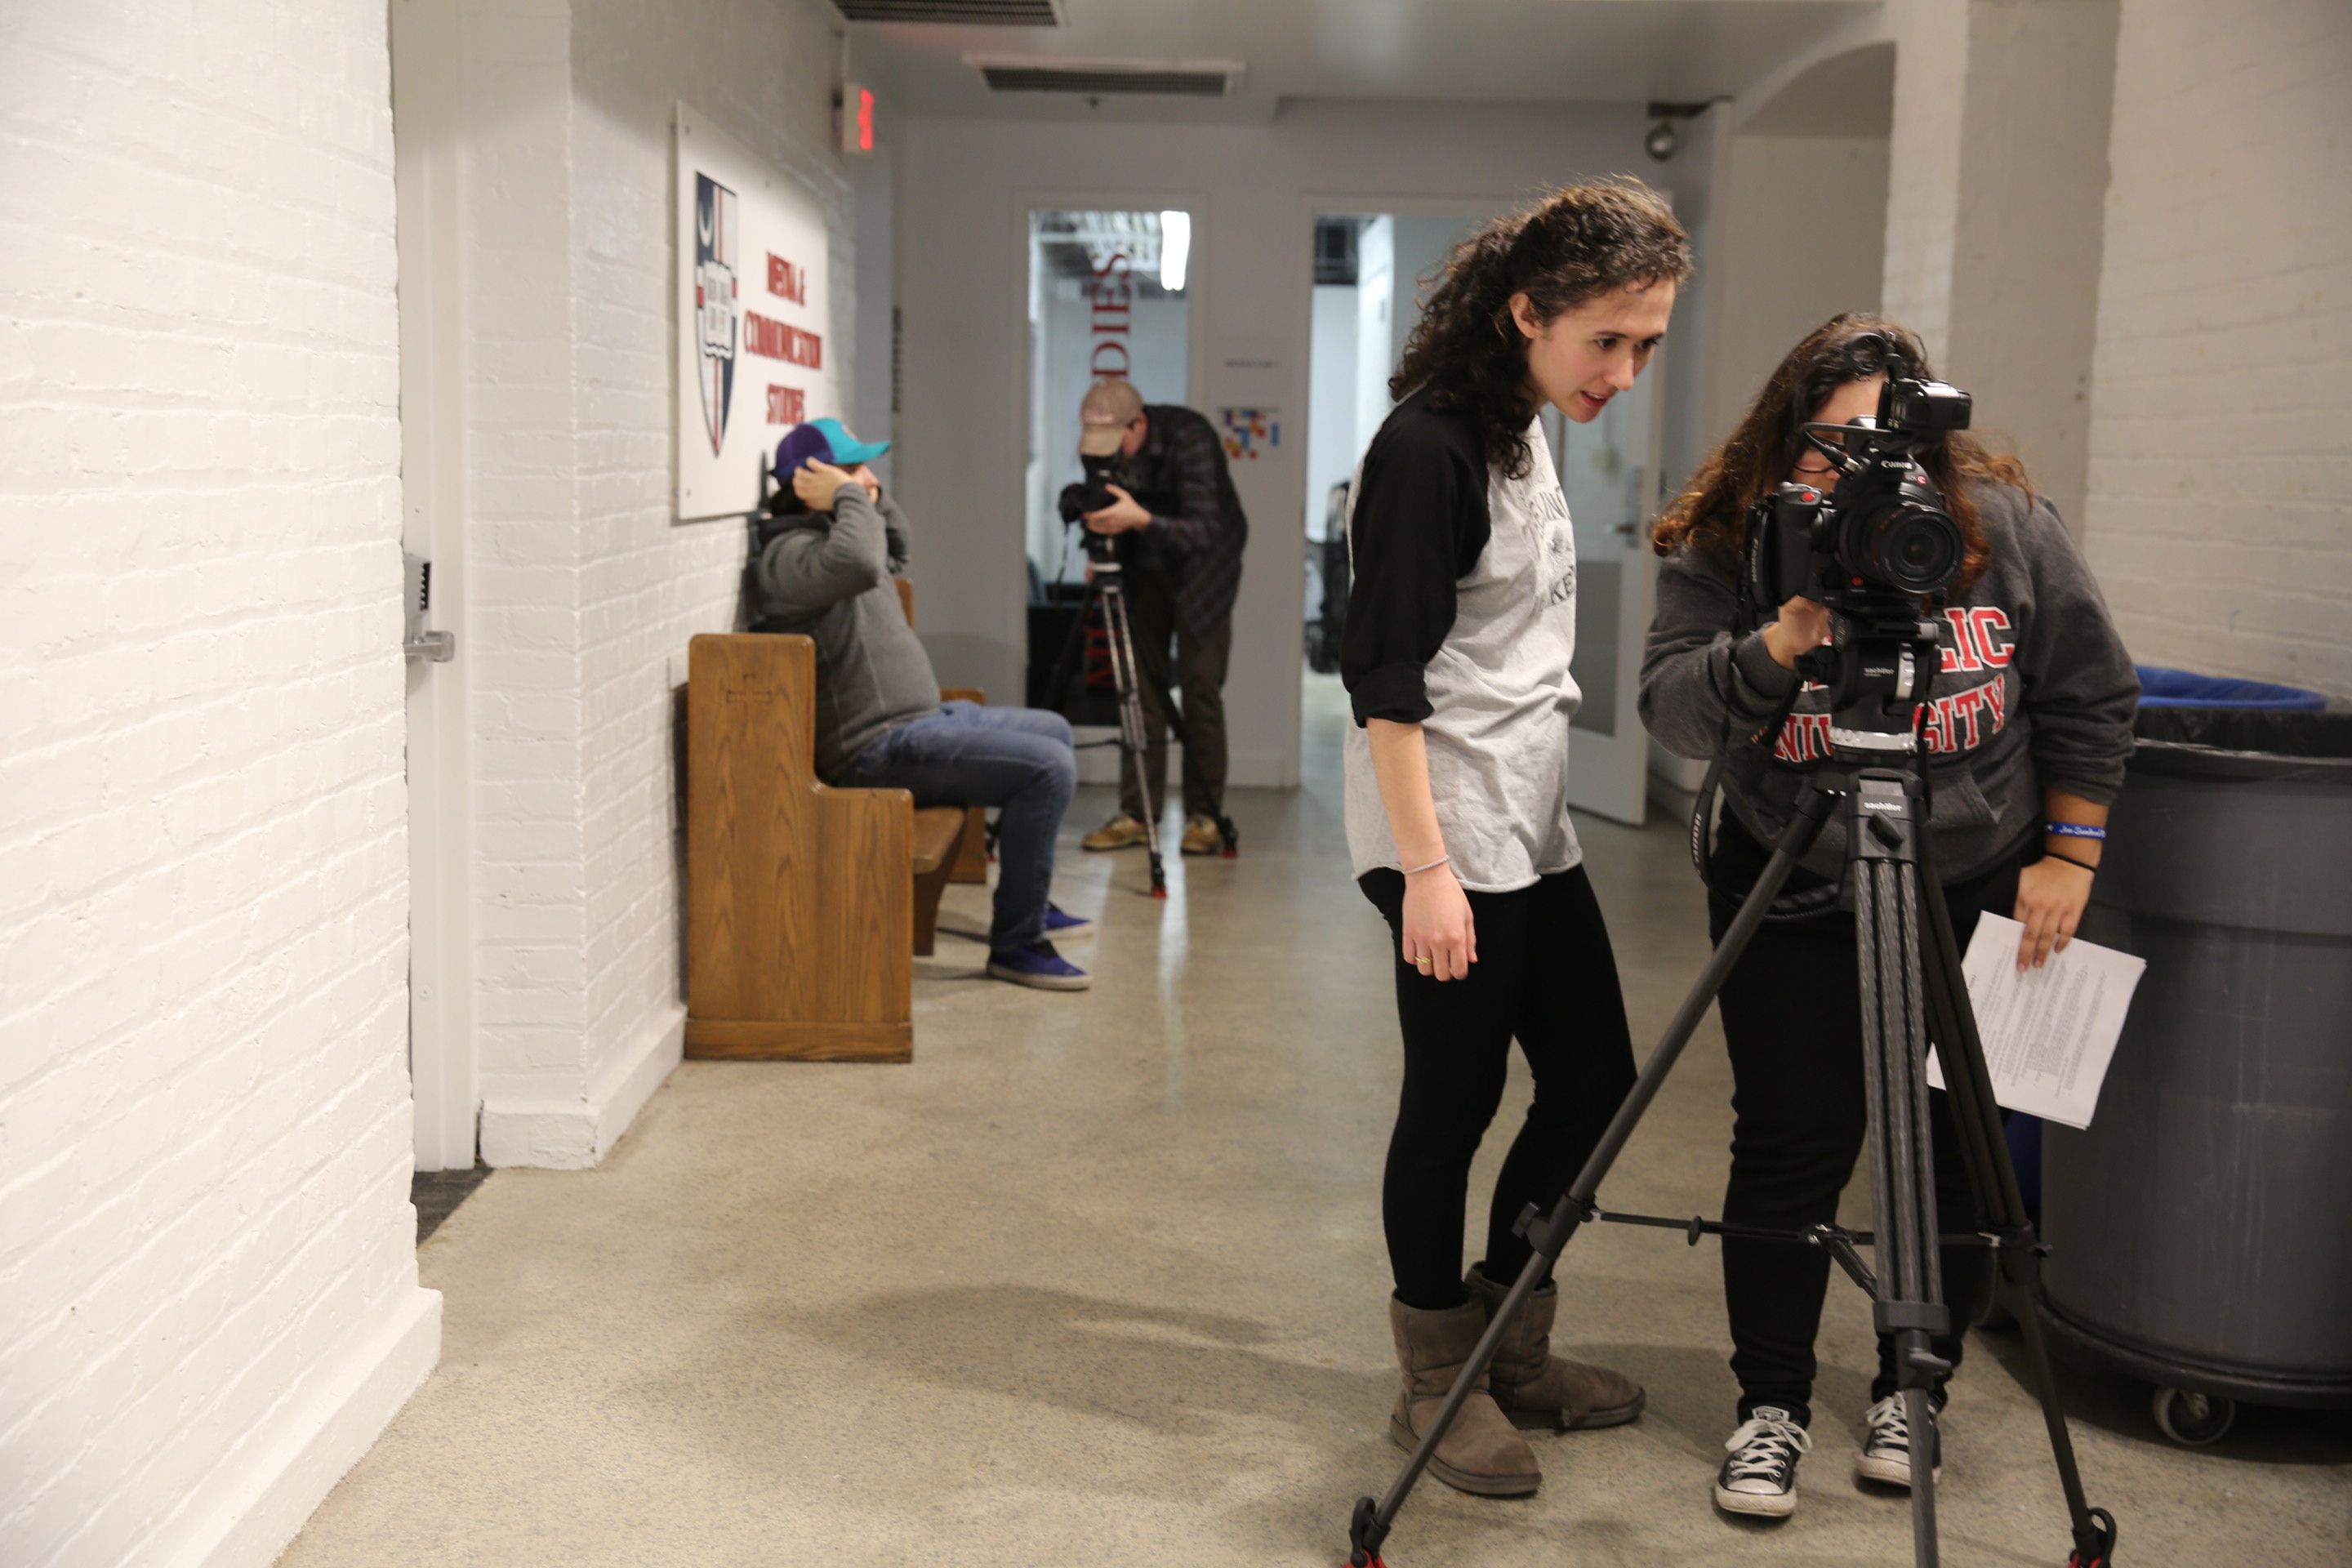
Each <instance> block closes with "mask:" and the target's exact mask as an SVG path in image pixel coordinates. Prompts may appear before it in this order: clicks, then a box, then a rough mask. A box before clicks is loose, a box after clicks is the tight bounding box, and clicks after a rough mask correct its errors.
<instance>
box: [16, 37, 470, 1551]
mask: <svg viewBox="0 0 2352 1568" xmlns="http://www.w3.org/2000/svg"><path fill="white" fill-rule="evenodd" d="M388 70H389V66H388V54H387V48H386V40H385V30H384V7H383V4H382V3H381V0H319V3H317V4H313V5H301V6H288V5H278V4H268V3H266V0H219V3H217V4H215V5H206V6H205V7H203V8H202V9H201V11H200V12H199V11H197V10H194V9H190V8H182V9H179V10H176V11H173V10H162V11H159V10H157V9H156V8H154V7H152V6H142V5H129V4H124V3H121V0H94V3H93V0H78V3H74V4H67V3H64V0H20V3H18V4H16V5H11V6H10V7H9V10H8V19H7V25H6V26H5V28H0V84H5V95H6V97H7V100H8V102H9V130H8V133H7V135H6V137H5V139H0V214H5V223H6V225H7V227H8V232H9V239H8V242H7V244H6V245H5V248H0V291H5V298H6V300H7V301H8V303H7V317H8V322H9V325H8V339H9V343H10V348H9V352H8V354H7V357H6V363H7V367H8V368H7V370H6V372H5V376H0V407H5V415H0V419H5V426H6V428H7V430H8V433H9V439H8V442H7V445H6V447H5V455H0V541H5V543H0V689H5V691H6V692H7V693H8V697H7V700H6V701H5V704H0V736H4V737H5V745H0V758H5V762H0V770H5V784H0V799H5V818H0V952H4V953H5V960H0V963H5V1002H0V1215H5V1219H0V1344H5V1346H6V1347H7V1349H6V1352H5V1358H4V1359H0V1562H5V1563H10V1564H14V1565H19V1568H42V1565H58V1568H64V1565H73V1568H80V1565H83V1564H105V1563H133V1562H136V1563H187V1564H195V1563H217V1564H224V1565H226V1564H262V1563H268V1562H269V1561H270V1559H271V1558H272V1557H273V1556H274V1555H275V1554H276V1553H277V1552H278V1549H279V1548H280V1547H281V1546H282V1545H283V1544H284V1543H285V1542H286V1541H287V1540H289V1538H290V1537H291V1536H292V1535H293V1533H294V1531H296V1530H297V1529H298V1528H299V1526H300V1524H301V1521H302V1520H303V1519H304V1518H305V1517H306V1516H307V1515H308V1514H309V1512H310V1510H311V1508H312V1507H314V1506H315V1505H316V1504H317V1502H318V1500H320V1498H322V1497H323V1496H325V1494H326V1492H327V1489H329V1488H330V1487H331V1485H332V1484H333V1482H334V1481H335V1479H336V1478H337V1477H339V1476H340V1475H341V1473H342V1471H343V1470H344V1469H346V1468H348V1467H349V1466H350V1465H351V1463H352V1461H353V1460H354V1459H356V1458H358V1456H359V1455H360V1453H361V1452H362V1451H363V1450H364V1448H365V1447H366V1446H367V1444H368V1443H369V1442H370V1441H371V1440H373V1437H374V1436H375V1434H376V1433H377V1432H378V1431H379V1430H381V1428H382V1427H383V1424H384V1423H385V1422H386V1421H388V1420H389V1419H390V1418H391V1416H392V1415H393V1413H394V1411H395V1410H397V1409H398V1407H399V1405H400V1404H401V1402H402V1401H403V1400H404V1399H405V1398H406V1397H407V1395H408V1394H409V1392H410V1390H412V1389H413V1388H414V1387H415V1385H416V1384H417V1383H418V1382H419V1381H420V1380H421V1379H422V1378H423V1377H424V1376H425V1373H427V1372H428V1371H429V1370H430V1368H431V1367H432V1364H433V1363H434V1360H435V1358H436V1355H437V1354H438V1352H439V1335H440V1297H439V1296H438V1294H437V1293H436V1292H433V1291H429V1290H424V1289H419V1288H418V1286H417V1282H416V1264H415V1213H414V1211H413V1210H412V1209H411V1208H410V1207H409V1205H408V1177H409V1166H410V1158H411V1156H410V1143H409V1122H410V1116H409V1099H408V1086H407V1074H406V1064H405V1059H404V1051H405V1043H406V1007H407V999H406V970H407V945H408V944H407V932H406V923H407V918H408V909H407V901H408V886H407V850H406V845H405V841H404V809H405V791H404V785H403V780H402V757H401V742H402V732H403V721H402V686H403V675H402V669H403V665H402V659H401V655H400V651H399V641H400V635H401V614H400V581H401V579H400V573H401V568H400V548H399V537H400V476H399V471H398V466H397V465H398V458H399V452H400V440H399V435H400V432H399V426H398V375H397V359H396V355H397V345H398V334H397V318H396V312H395V304H394V188H393V154H392V116H391V100H390V91H389V76H388Z"/></svg>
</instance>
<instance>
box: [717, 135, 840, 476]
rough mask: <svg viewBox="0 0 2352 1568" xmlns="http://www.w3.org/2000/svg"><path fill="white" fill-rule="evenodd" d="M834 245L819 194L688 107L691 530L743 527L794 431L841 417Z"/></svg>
mask: <svg viewBox="0 0 2352 1568" xmlns="http://www.w3.org/2000/svg"><path fill="white" fill-rule="evenodd" d="M827 245H828V239H827V236H826V233H825V222H824V210H823V209H822V208H821V207H819V206H818V205H817V203H816V200H815V198H814V197H813V196H812V195H810V194H809V192H808V190H807V189H806V187H804V186H803V185H802V184H800V182H799V181H797V180H794V179H793V178H792V177H791V176H790V175H788V174H783V173H782V172H781V171H779V170H777V169H774V168H772V167H771V166H770V165H769V164H768V163H765V162H763V161H762V160H761V158H760V157H759V156H758V155H757V154H756V153H752V152H751V150H750V149H749V148H747V147H745V146H744V145H743V144H742V143H741V142H738V141H736V140H735V139H734V138H733V137H731V136H729V135H728V134H727V133H726V132H722V131H719V129H717V128H716V127H714V126H713V125H712V124H711V123H710V122H709V121H707V120H705V119H703V118H702V117H701V116H700V115H698V114H697V113H695V112H694V110H691V109H688V107H687V106H686V105H685V104H683V103H681V104H679V105H678V106H677V521H680V522H699V521H707V520H709V519H713V518H724V517H741V516H743V515H744V514H746V513H748V512H751V511H754V510H758V508H759V505H760V479H761V473H762V472H763V471H764V470H765V469H766V468H767V465H768V463H769V462H770V461H771V460H772V458H773V457H774V456H775V450H776V443H777V442H778V441H779V440H781V439H782V437H783V435H784V432H785V431H787V430H789V429H791V428H792V427H793V426H795V425H798V424H800V423H802V422H803V420H808V419H814V418H816V417H818V416H821V415H826V414H830V415H834V416H839V415H840V414H841V413H842V409H841V406H840V392H839V388H840V384H841V382H840V376H839V375H838V374H837V372H836V368H835V352H834V348H833V345H832V344H830V343H829V342H826V339H827V338H828V337H829V336H830V334H831V332H832V322H833V316H832V300H831V296H830V294H829V292H828V290H827V279H826V276H825V273H826V266H825V255H826V247H827Z"/></svg>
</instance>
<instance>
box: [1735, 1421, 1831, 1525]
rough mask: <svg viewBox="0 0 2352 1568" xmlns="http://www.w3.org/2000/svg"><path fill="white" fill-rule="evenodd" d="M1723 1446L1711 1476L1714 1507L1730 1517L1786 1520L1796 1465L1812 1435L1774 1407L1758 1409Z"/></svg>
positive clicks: (1793, 1492) (1809, 1447)
mask: <svg viewBox="0 0 2352 1568" xmlns="http://www.w3.org/2000/svg"><path fill="white" fill-rule="evenodd" d="M1723 1446H1724V1447H1725V1448H1727V1450H1729V1451H1730V1454H1731V1458H1728V1459H1726V1460H1724V1461H1723V1468H1722V1469H1721V1470H1720V1471H1718V1472H1717V1475H1716V1478H1715V1506H1716V1507H1717V1508H1720V1509H1724V1510H1727V1511H1729V1512H1732V1513H1760V1514H1764V1515H1767V1516H1768V1517H1769V1518H1773V1519H1786V1518H1787V1517H1788V1516H1789V1515H1790V1514H1792V1513H1794V1512H1796V1511H1797V1461H1798V1460H1799V1459H1801V1458H1804V1457H1805V1456H1806V1455H1807V1454H1810V1453H1811V1452H1812V1451H1813V1435H1812V1434H1811V1433H1810V1432H1808V1431H1806V1430H1805V1429H1804V1428H1803V1427H1802V1426H1798V1425H1797V1424H1796V1422H1794V1421H1792V1420H1790V1417H1789V1413H1788V1412H1787V1411H1785V1410H1783V1409H1781V1408H1780V1406H1779V1405H1758V1406H1757V1407H1756V1413H1755V1414H1754V1415H1750V1416H1749V1417H1748V1419H1747V1420H1745V1421H1743V1422H1741V1423H1740V1425H1739V1430H1738V1431H1737V1432H1734V1433H1733V1434H1732V1435H1731V1436H1730V1439H1729V1440H1728V1441H1727V1442H1726V1443H1725V1444H1724V1445H1723Z"/></svg>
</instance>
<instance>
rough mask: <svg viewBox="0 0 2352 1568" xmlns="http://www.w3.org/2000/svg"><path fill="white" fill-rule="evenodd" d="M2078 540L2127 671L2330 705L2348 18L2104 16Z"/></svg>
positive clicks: (2341, 406) (2341, 500)
mask: <svg viewBox="0 0 2352 1568" xmlns="http://www.w3.org/2000/svg"><path fill="white" fill-rule="evenodd" d="M2111 159H2112V163H2113V178H2112V184H2110V186H2109V189H2108V195H2107V205H2106V239H2105V272H2104V276H2103V279H2102V282H2101V288H2100V293H2099V312H2098V344H2097V350H2096V357H2095V362H2094V363H2095V381H2094V384H2093V395H2092V405H2091V468H2090V500H2089V503H2088V507H2087V519H2086V521H2087V527H2086V530H2085V540H2084V542H2085V544H2086V546H2087V547H2088V549H2089V552H2090V556H2091V560H2092V563H2093V564H2094V565H2095V566H2096V567H2097V568H2098V572H2099V577H2100V581H2101V582H2102V583H2103V584H2105V587H2106V592H2107V596H2108V599H2109V602H2110V603H2111V604H2112V605H2114V607H2115V610H2116V618H2117V620H2118V622H2119V623H2120V624H2121V626H2122V628H2123V632H2124V636H2125V638H2126V641H2128V642H2129V644H2130V645H2131V648H2132V652H2133V654H2134V655H2135V657H2137V658H2139V659H2140V660H2141V661H2142V662H2145V663H2153V664H2165V665H2172V666H2176V667H2179V668H2190V669H2195V670H2200V671H2202V672H2205V673H2208V674H2215V675H2232V676H2245V677H2252V678H2255V679H2266V680H2279V681H2285V682H2289V683H2291V684H2294V685H2297V686H2305V687H2312V688H2315V689H2319V690H2322V691H2326V692H2327V693H2329V694H2330V695H2332V696H2334V697H2336V698H2337V699H2346V698H2352V420H2347V416H2346V404H2347V394H2346V387H2347V385H2352V202H2347V195H2346V193H2347V191H2352V8H2347V6H2346V5H2344V4H2343V0H2263V4H2259V5H2210V4H2204V3H2200V0H2126V4H2125V5H2124V8H2123V26H2122V32H2121V35H2120V37H2119V38H2118V40H2117V49H2116V110H2115V129H2114V135H2113V140H2112V142H2111Z"/></svg>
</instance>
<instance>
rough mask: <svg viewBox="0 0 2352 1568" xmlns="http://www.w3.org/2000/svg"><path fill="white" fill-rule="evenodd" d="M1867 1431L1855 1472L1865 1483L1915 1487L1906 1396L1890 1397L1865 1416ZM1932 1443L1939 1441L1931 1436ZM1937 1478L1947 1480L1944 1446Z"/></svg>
mask: <svg viewBox="0 0 2352 1568" xmlns="http://www.w3.org/2000/svg"><path fill="white" fill-rule="evenodd" d="M1862 1424H1863V1426H1864V1433H1863V1438H1862V1458H1858V1459H1856V1460H1855V1461H1854V1463H1853V1473H1854V1474H1855V1475H1857V1476H1860V1477H1861V1478H1862V1479H1864V1480H1865V1481H1879V1482H1882V1483H1884V1484H1885V1485H1887V1486H1890V1487H1907V1486H1909V1485H1910V1484H1911V1421H1910V1417H1909V1415H1908V1414H1907V1413H1906V1411H1905V1410H1904V1408H1903V1396H1902V1395H1901V1394H1888V1395H1887V1396H1886V1397H1885V1398H1884V1399H1882V1400H1880V1401H1879V1402H1878V1403H1877V1404H1875V1405H1872V1406H1871V1407H1870V1408H1869V1409H1867V1410H1865V1411H1864V1412H1863V1413H1862ZM1928 1440H1929V1442H1931V1443H1933V1442H1935V1441H1936V1437H1935V1434H1934V1433H1933V1432H1930V1433H1929V1434H1928ZM1936 1479H1937V1480H1939V1481H1940V1480H1942V1479H1944V1456H1943V1453H1942V1451H1941V1447H1940V1445H1939V1446H1938V1447H1937V1452H1936Z"/></svg>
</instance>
